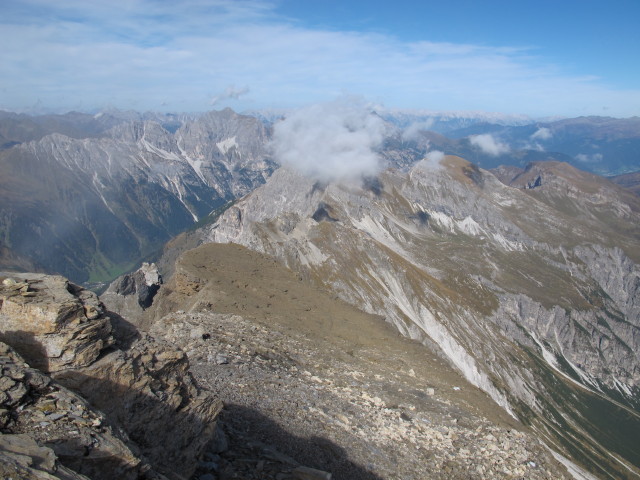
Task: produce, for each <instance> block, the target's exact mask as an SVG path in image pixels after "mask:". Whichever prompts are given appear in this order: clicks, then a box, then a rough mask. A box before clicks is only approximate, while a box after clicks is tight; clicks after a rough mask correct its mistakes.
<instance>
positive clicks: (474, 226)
mask: <svg viewBox="0 0 640 480" xmlns="http://www.w3.org/2000/svg"><path fill="white" fill-rule="evenodd" d="M456 224H457V226H458V228H459V229H460V230H462V231H463V232H464V233H466V234H467V235H471V236H478V235H482V233H484V231H483V230H482V227H481V226H480V225H479V224H478V222H476V221H475V220H474V219H473V218H471V217H466V218H465V219H464V220H460V221H457V222H456Z"/></svg>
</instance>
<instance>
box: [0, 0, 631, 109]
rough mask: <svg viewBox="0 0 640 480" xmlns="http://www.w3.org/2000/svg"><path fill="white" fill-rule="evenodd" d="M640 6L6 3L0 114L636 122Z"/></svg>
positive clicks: (203, 0) (462, 0) (140, 0)
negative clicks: (347, 108)
mask: <svg viewBox="0 0 640 480" xmlns="http://www.w3.org/2000/svg"><path fill="white" fill-rule="evenodd" d="M638 18H640V0H609V1H607V2H604V1H593V0H583V1H572V0H564V1H563V0H555V1H553V2H552V1H546V0H538V1H535V2H533V1H526V0H511V1H506V0H505V1H499V0H493V1H491V0H485V1H470V0H448V1H446V2H445V1H437V2H433V1H422V2H421V1H415V0H414V1H405V0H396V1H394V2H389V1H378V0H369V1H366V2H365V1H348V0H343V1H334V0H323V1H307V0H297V1H294V0H273V1H257V0H251V1H241V0H185V1H177V0H174V1H164V0H112V1H110V2H102V1H97V0H95V1H89V0H56V1H51V0H17V1H11V2H9V1H5V2H1V3H0V33H1V34H2V37H1V38H2V39H3V46H2V48H0V109H7V110H15V111H36V110H52V111H68V110H82V111H95V110H97V109H102V108H114V107H115V108H120V109H134V110H156V111H174V112H177V111H205V110H210V109H220V108H223V107H226V106H229V107H231V108H233V109H234V110H237V111H242V110H247V109H263V108H292V107H298V106H302V105H307V104H310V103H314V102H325V101H330V100H332V99H335V98H337V97H339V96H341V95H345V94H346V95H358V96H362V97H363V98H365V99H366V100H367V101H369V102H372V103H375V104H381V105H384V106H385V107H387V108H400V109H423V110H431V111H460V110H463V111H491V112H502V113H515V114H526V115H530V116H534V117H541V116H556V115H557V116H578V115H611V116H618V117H628V116H633V115H640V53H639V52H640V33H639V32H640V29H639V28H638V24H637V22H638Z"/></svg>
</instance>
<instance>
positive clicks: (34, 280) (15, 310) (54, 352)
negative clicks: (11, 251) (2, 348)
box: [0, 274, 113, 372]
mask: <svg viewBox="0 0 640 480" xmlns="http://www.w3.org/2000/svg"><path fill="white" fill-rule="evenodd" d="M8 275H9V274H5V275H0V276H2V277H3V282H2V284H1V285H0V340H2V341H4V342H6V343H8V344H10V345H12V346H13V347H14V348H15V349H16V350H17V351H18V352H19V353H20V354H21V355H23V356H24V357H25V358H26V359H27V361H28V362H29V363H30V364H31V365H33V366H34V368H38V369H40V370H42V371H44V372H55V371H59V370H62V369H65V368H73V367H83V366H87V365H89V364H91V363H92V362H93V361H95V360H96V358H98V355H99V354H100V352H101V351H102V350H103V349H104V348H106V347H108V346H109V345H111V344H112V343H113V337H112V336H111V323H110V321H109V318H107V317H105V316H104V315H103V307H102V304H101V303H100V301H99V300H98V297H97V296H96V295H95V294H94V293H93V292H91V291H89V290H85V289H84V288H82V287H79V286H77V285H74V284H72V283H70V282H69V281H68V280H67V279H65V278H64V277H60V276H55V275H42V274H11V276H8Z"/></svg>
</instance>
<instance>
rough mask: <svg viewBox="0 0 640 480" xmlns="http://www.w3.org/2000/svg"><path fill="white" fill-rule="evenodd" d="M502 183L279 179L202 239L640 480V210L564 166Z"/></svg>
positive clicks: (392, 175)
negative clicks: (279, 276) (358, 315)
mask: <svg viewBox="0 0 640 480" xmlns="http://www.w3.org/2000/svg"><path fill="white" fill-rule="evenodd" d="M500 177H501V179H502V180H503V181H504V182H505V183H507V184H508V185H505V184H503V183H501V181H499V180H498V178H496V176H494V175H492V174H491V173H489V172H487V171H485V170H482V169H479V168H478V167H476V166H474V165H473V164H470V163H468V162H466V161H464V160H462V159H460V158H457V157H447V158H446V159H445V160H444V161H443V162H442V163H441V165H440V166H439V167H433V165H432V164H431V163H429V162H419V163H417V164H416V165H415V166H414V167H412V168H410V169H409V170H408V172H406V173H402V172H398V171H395V170H388V171H386V172H385V173H383V174H382V175H380V176H379V177H378V178H377V182H376V185H377V186H378V188H377V191H376V192H374V191H372V190H371V189H370V188H369V187H368V185H369V184H370V183H371V182H370V181H368V182H365V183H364V184H358V183H354V184H329V185H326V186H325V187H324V188H323V189H319V188H317V185H315V184H314V182H313V180H309V179H305V178H302V177H300V176H299V175H298V174H296V173H294V172H292V171H290V170H287V169H280V170H278V171H277V172H276V173H275V174H274V175H273V176H272V177H271V179H270V180H269V181H268V182H267V184H265V185H264V186H262V187H260V188H259V189H257V190H256V191H254V192H253V193H252V194H251V195H249V196H247V197H246V198H245V199H243V200H242V201H240V202H239V203H237V204H236V205H235V206H234V207H232V208H230V209H229V210H227V212H225V214H224V215H223V216H222V217H221V218H220V220H219V221H218V223H217V224H215V225H213V226H211V227H207V228H205V229H204V230H203V231H202V233H201V235H202V238H203V239H204V240H206V241H214V242H234V243H239V244H243V245H246V246H248V247H249V248H252V249H254V250H257V251H261V252H264V253H267V254H270V255H272V256H274V257H276V258H278V259H279V261H280V262H282V263H283V264H285V265H287V266H289V267H290V268H292V269H294V270H295V271H297V272H298V273H299V274H300V275H302V276H303V277H306V278H308V279H309V280H311V281H314V282H318V283H322V284H324V285H326V286H328V287H329V288H330V289H332V291H333V292H334V293H335V294H337V295H338V296H340V297H341V298H343V299H345V300H347V301H348V302H350V303H353V304H355V305H357V306H359V307H360V308H362V309H364V310H365V311H367V312H370V313H375V314H377V315H381V316H384V317H385V318H386V320H387V321H388V322H390V323H392V324H394V325H395V326H396V328H397V329H398V330H399V331H400V332H402V333H403V334H404V335H406V336H410V337H412V338H415V339H418V340H420V341H421V342H423V343H424V344H425V345H426V346H427V347H428V348H431V349H433V350H434V351H436V352H439V354H440V355H442V356H444V357H446V358H447V359H448V360H449V361H450V362H451V363H452V364H453V365H455V366H456V367H457V368H458V369H459V370H460V371H461V372H462V373H463V374H464V375H465V377H466V378H467V379H468V380H469V381H470V382H471V383H473V384H474V385H476V386H478V387H480V388H481V389H483V390H484V391H485V392H487V393H488V394H489V395H490V396H491V397H492V398H493V399H494V400H495V401H496V402H497V403H498V404H500V405H501V406H502V407H503V408H505V409H506V410H507V411H508V412H510V413H512V414H513V415H514V416H516V417H517V418H519V419H520V420H522V421H523V422H525V423H526V424H529V425H531V426H532V427H533V428H534V430H535V431H536V432H537V433H538V435H539V436H540V437H541V438H542V439H544V441H545V442H546V443H547V444H548V445H549V446H550V447H551V448H552V449H554V450H555V451H557V452H561V453H562V454H563V455H565V456H567V457H569V458H571V459H573V460H574V461H575V462H577V463H579V464H581V465H583V466H584V467H586V468H587V469H588V470H591V471H593V472H596V473H597V474H598V475H599V476H602V477H603V478H620V477H626V476H631V477H633V476H634V475H636V476H637V475H638V473H639V470H638V467H639V466H640V457H638V452H637V448H635V447H633V445H638V443H639V442H640V438H638V432H640V415H639V413H638V411H639V407H640V388H639V383H640V361H639V358H638V352H639V351H640V343H638V342H640V329H639V326H640V269H639V268H638V265H637V263H638V261H639V260H640V249H639V242H638V240H639V239H640V227H639V225H640V202H639V201H638V199H637V197H636V196H634V195H632V194H630V193H629V192H626V191H625V190H624V189H621V188H620V187H618V186H616V185H614V184H612V183H611V182H609V181H607V180H605V179H603V178H600V177H597V176H594V175H591V174H586V173H584V172H580V171H578V170H576V169H575V168H573V167H571V166H569V165H567V164H562V163H543V164H534V165H532V166H531V167H530V168H528V169H527V170H524V171H521V170H517V171H516V170H513V171H503V172H501V173H500ZM509 185H512V186H509ZM318 211H324V212H328V213H330V217H331V218H328V216H327V215H318ZM605 411H606V416H604V415H603V412H605Z"/></svg>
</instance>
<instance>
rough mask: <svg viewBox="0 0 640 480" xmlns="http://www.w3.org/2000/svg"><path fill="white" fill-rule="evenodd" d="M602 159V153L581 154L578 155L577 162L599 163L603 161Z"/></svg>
mask: <svg viewBox="0 0 640 480" xmlns="http://www.w3.org/2000/svg"><path fill="white" fill-rule="evenodd" d="M602 158H603V157H602V154H601V153H593V154H587V153H579V154H578V155H576V160H578V161H579V162H582V163H598V162H601V161H602Z"/></svg>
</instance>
